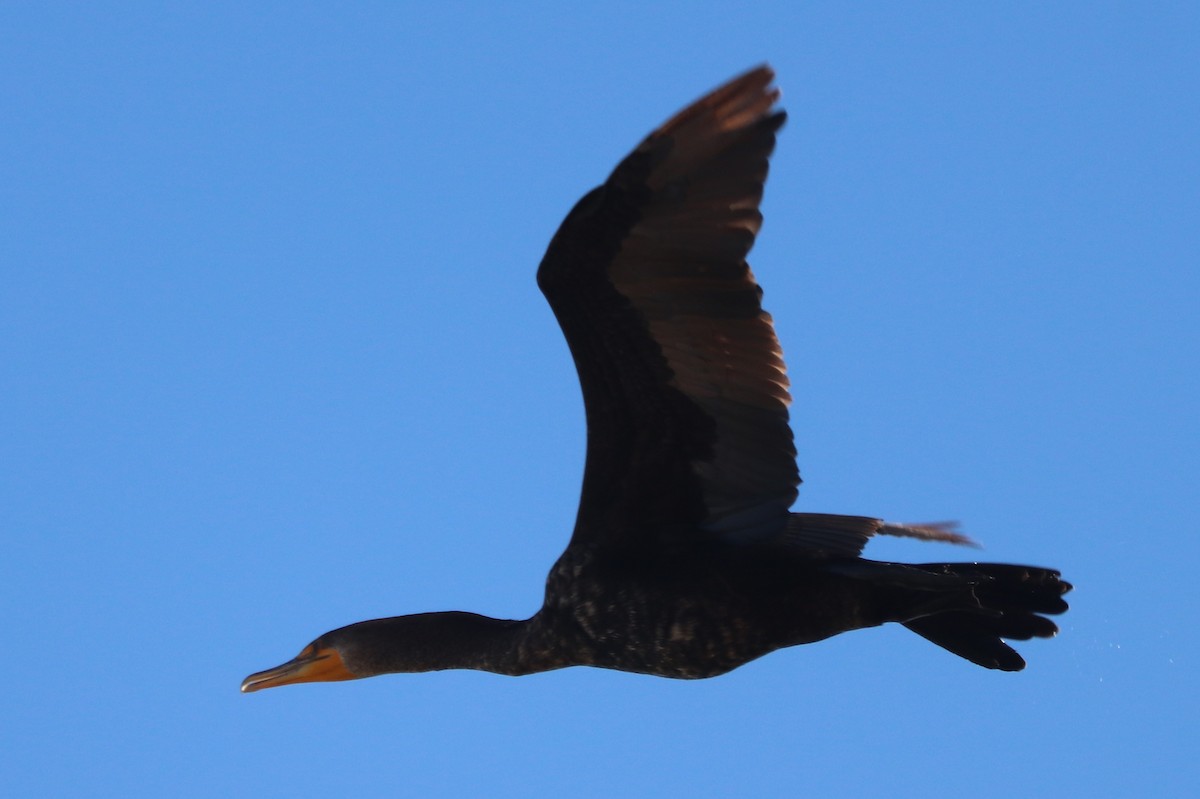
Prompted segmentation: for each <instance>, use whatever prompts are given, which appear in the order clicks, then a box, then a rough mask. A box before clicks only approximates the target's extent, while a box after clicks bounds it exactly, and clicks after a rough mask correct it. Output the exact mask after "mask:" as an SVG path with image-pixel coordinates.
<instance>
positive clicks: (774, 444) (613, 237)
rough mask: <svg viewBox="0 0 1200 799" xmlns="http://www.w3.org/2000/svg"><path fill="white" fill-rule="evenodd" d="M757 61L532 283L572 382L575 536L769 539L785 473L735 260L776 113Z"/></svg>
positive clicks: (674, 135)
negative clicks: (575, 389)
mask: <svg viewBox="0 0 1200 799" xmlns="http://www.w3.org/2000/svg"><path fill="white" fill-rule="evenodd" d="M773 77H774V75H773V73H772V72H771V70H770V69H769V68H768V67H765V66H763V67H759V68H757V69H755V70H752V71H751V72H749V73H747V74H745V75H743V76H741V77H739V78H737V79H735V80H733V81H731V82H730V83H728V84H726V85H725V86H722V87H721V88H719V89H717V90H716V91H714V92H712V93H711V94H709V95H708V96H706V97H704V98H702V99H701V100H699V101H697V102H696V103H694V104H693V105H691V106H689V107H688V108H686V109H684V110H683V111H682V112H680V113H679V114H677V115H676V116H675V117H674V118H672V119H671V120H670V121H668V122H667V123H666V124H665V125H663V126H662V127H661V128H659V129H658V130H656V131H655V132H654V133H652V134H650V136H648V137H647V138H646V139H645V141H643V142H642V143H641V145H639V146H638V148H637V149H636V150H634V151H633V153H631V154H630V155H629V156H628V157H627V158H626V159H625V160H624V161H622V162H621V163H620V165H619V166H617V168H616V169H615V170H614V171H613V173H612V175H611V176H610V177H609V179H608V180H607V181H606V182H605V183H604V185H602V186H600V187H598V188H596V189H594V190H593V191H591V192H589V193H588V194H587V195H586V196H585V197H584V198H583V199H582V200H580V201H579V203H578V204H577V205H576V206H575V208H574V209H573V210H572V211H571V213H570V214H569V215H568V216H567V218H566V220H565V221H564V222H563V223H562V226H561V227H560V228H559V230H558V232H557V233H556V234H555V236H554V239H553V240H552V241H551V242H550V246H549V249H548V250H547V252H546V256H545V258H543V259H542V263H541V266H540V268H539V269H538V285H539V286H540V287H541V289H542V292H543V293H544V294H545V295H546V298H547V299H548V300H549V302H550V306H551V307H552V308H553V309H554V314H555V316H556V317H557V318H558V322H559V324H560V326H561V327H562V330H563V333H564V334H565V336H566V339H567V343H568V344H569V345H570V348H571V353H572V355H573V356H574V359H575V366H576V369H577V371H578V372H579V381H580V384H581V386H582V388H583V399H584V406H585V408H586V411H587V425H588V438H587V442H588V443H587V465H586V467H585V470H584V480H583V491H582V496H581V498H580V507H579V515H578V518H577V520H576V525H575V534H574V537H573V538H572V545H575V544H577V543H585V542H586V543H603V544H611V545H633V546H639V545H663V546H670V545H680V544H682V545H686V544H687V543H688V542H689V541H694V540H695V539H696V537H697V536H701V537H704V536H713V537H716V536H724V537H728V538H731V539H758V538H765V537H769V536H774V535H782V534H783V531H784V529H785V527H786V525H787V518H788V513H787V510H788V508H789V507H790V506H791V504H792V502H793V501H794V500H795V498H796V488H797V486H798V485H799V484H800V475H799V473H798V472H797V470H796V461H795V454H796V453H795V448H794V446H793V444H792V433H791V429H790V428H789V427H788V411H787V406H788V403H789V402H790V397H789V395H788V390H787V386H788V382H787V377H786V375H785V374H784V364H783V359H782V356H781V352H780V347H779V341H778V339H777V338H776V337H775V331H774V328H773V326H772V324H771V317H770V316H769V315H767V314H766V313H765V312H764V311H763V310H762V306H761V304H760V298H761V296H762V290H761V289H759V287H758V285H757V284H756V283H755V282H754V276H753V275H752V274H751V273H750V268H749V266H747V264H746V260H745V259H746V254H747V253H748V252H749V250H750V247H751V246H752V245H753V243H754V236H755V234H756V233H757V232H758V229H759V227H760V226H761V225H762V215H761V214H760V213H759V210H758V206H759V202H760V200H761V199H762V192H763V182H764V181H765V180H766V176H767V158H768V157H769V156H770V154H771V151H772V149H774V146H775V133H776V131H777V130H779V128H780V127H781V126H782V125H783V122H784V113H783V112H782V111H779V110H774V109H773V106H774V104H775V102H776V100H777V99H778V97H779V92H778V91H777V90H776V89H774V88H773V87H772V86H771V81H772V79H773Z"/></svg>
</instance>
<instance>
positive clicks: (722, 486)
mask: <svg viewBox="0 0 1200 799" xmlns="http://www.w3.org/2000/svg"><path fill="white" fill-rule="evenodd" d="M772 78H773V74H772V72H771V70H770V69H769V68H767V67H760V68H758V69H755V70H752V71H751V72H749V73H747V74H745V75H743V76H741V77H739V78H737V79H735V80H734V81H732V82H730V83H729V84H727V85H725V86H723V87H721V88H719V89H717V90H716V91H714V92H713V93H711V94H709V95H708V96H707V97H704V98H703V99H701V100H699V101H698V102H696V103H694V104H693V105H691V106H689V107H688V108H686V109H685V110H684V111H682V112H680V113H679V114H678V115H676V116H675V117H674V118H672V119H671V120H670V121H668V122H667V123H666V124H665V125H663V126H662V127H661V128H659V129H658V130H657V131H655V132H654V133H652V134H651V135H650V136H649V137H647V138H646V140H645V141H643V142H642V143H641V144H640V145H639V146H638V148H637V149H636V150H634V151H633V153H632V154H630V155H629V156H628V157H627V158H626V159H625V160H624V161H622V162H621V163H620V164H619V165H618V166H617V168H616V170H614V171H613V173H612V175H611V176H610V177H609V179H608V180H607V181H606V182H605V183H604V185H602V186H600V187H599V188H596V189H594V190H592V191H591V192H589V193H588V194H587V195H586V196H584V198H583V199H582V200H580V201H579V203H578V204H577V205H576V206H575V208H574V209H573V210H572V211H571V213H570V214H568V215H567V218H566V220H565V221H564V222H563V223H562V226H561V227H560V228H559V230H558V232H557V233H556V234H555V236H554V238H553V240H552V241H551V242H550V246H549V248H548V250H547V252H546V256H545V258H543V260H542V264H541V267H540V268H539V269H538V285H539V286H540V287H541V289H542V291H543V293H545V295H546V298H547V299H548V300H549V302H550V305H551V307H552V308H553V310H554V313H555V316H556V317H557V318H558V321H559V324H560V325H561V326H562V329H563V333H564V334H565V336H566V339H567V343H568V345H570V348H571V353H572V355H573V356H574V359H575V366H576V369H577V370H578V372H579V381H580V384H581V386H582V388H583V396H584V405H585V408H586V412H587V426H588V444H587V464H586V467H585V470H584V477H583V491H582V496H581V499H580V503H579V514H578V517H577V519H576V523H575V531H574V534H573V535H572V537H571V542H570V544H569V545H568V547H567V549H566V551H565V552H564V553H563V555H562V557H560V558H559V560H558V562H557V563H556V564H555V565H554V567H553V568H552V569H551V570H550V575H549V577H548V579H547V581H546V597H545V602H544V604H543V606H542V608H541V610H540V611H539V612H538V613H537V614H536V615H534V616H533V617H532V618H531V619H528V620H526V621H505V620H498V619H490V618H487V617H484V616H478V615H475V614H471V613H459V612H449V613H425V614H418V615H413V616H401V617H397V618H391V619H379V620H375V621H368V622H361V623H359V624H352V625H350V626H349V627H343V628H341V629H338V630H334V631H332V632H329V633H326V634H325V635H323V636H321V637H320V638H318V639H317V640H316V641H314V642H313V643H312V644H310V645H309V646H307V647H306V648H305V649H304V651H303V652H301V653H300V655H299V656H298V657H296V658H295V659H293V660H292V661H289V662H288V663H285V664H284V665H282V666H279V667H277V668H275V669H270V670H268V671H264V672H260V673H258V674H255V675H252V676H250V677H248V678H247V679H246V681H245V682H244V683H243V684H242V690H243V691H255V690H259V689H261V688H267V687H271V686H275V685H283V684H287V683H294V682H308V681H316V680H344V679H354V678H358V677H370V676H373V675H376V674H383V673H388V672H416V671H432V670H436V669H450V668H470V669H483V670H486V671H494V672H499V673H502V674H514V675H515V674H529V673H532V672H537V671H545V670H548V669H556V668H562V667H564V666H600V667H604V668H613V669H622V670H625V671H635V672H642V673H646V674H656V675H660V676H664V677H679V678H698V677H712V676H715V675H718V674H723V673H725V672H727V671H729V670H731V669H734V668H737V667H738V666H740V665H742V664H744V663H746V662H748V661H750V660H753V659H754V658H757V657H759V656H761V655H764V654H766V653H768V652H771V651H773V650H775V649H779V648H781V647H785V646H792V645H795V644H803V643H809V642H812V641H817V640H820V639H822V638H827V637H829V636H831V635H836V634H838V633H841V632H845V631H848V630H854V629H858V628H861V627H872V626H875V625H879V624H883V623H885V622H889V621H894V622H899V623H901V624H903V625H905V626H906V627H908V628H909V629H911V630H912V631H914V632H916V633H918V634H919V635H922V636H924V637H925V638H927V639H929V640H930V641H933V642H934V643H936V644H938V645H939V646H942V647H945V648H946V649H948V650H950V651H951V652H954V653H955V654H957V655H960V656H962V657H964V658H966V659H968V660H970V661H972V662H973V663H977V664H979V665H981V666H986V667H988V668H995V669H1003V670H1006V671H1016V670H1018V669H1021V668H1023V667H1024V665H1025V663H1024V661H1023V660H1022V659H1021V657H1020V656H1019V655H1018V654H1017V653H1016V652H1014V651H1013V650H1012V649H1011V648H1009V647H1008V645H1006V644H1005V643H1004V642H1003V640H1001V639H1005V638H1007V639H1017V640H1025V639H1029V638H1033V637H1050V636H1052V635H1054V634H1055V632H1056V631H1057V628H1056V627H1055V626H1054V624H1053V623H1052V622H1051V621H1050V620H1048V619H1046V618H1045V617H1044V616H1042V615H1039V614H1053V613H1061V612H1063V611H1064V610H1066V608H1067V605H1066V603H1065V602H1064V601H1063V599H1062V595H1063V594H1065V593H1066V592H1067V591H1069V590H1070V585H1069V584H1068V583H1066V582H1064V581H1063V580H1060V579H1059V575H1058V572H1056V571H1053V570H1050V569H1041V568H1035V567H1030V566H1009V565H1001V564H980V563H935V564H922V565H905V564H895V563H879V562H875V561H870V560H865V559H862V558H860V557H859V555H860V553H861V551H862V548H863V546H864V545H865V544H866V542H867V540H868V539H869V538H870V537H871V536H872V535H875V534H879V533H883V534H891V535H902V536H911V537H916V538H925V539H933V540H943V541H950V542H954V543H964V542H965V541H966V539H965V538H963V537H962V536H959V535H958V534H956V533H954V532H953V531H952V530H951V529H949V528H948V527H947V526H944V525H925V526H919V525H918V526H906V525H892V524H886V523H884V522H882V521H880V520H878V519H871V518H866V517H859V516H834V515H827V514H803V513H791V512H790V511H789V508H790V507H791V505H792V502H793V501H794V500H795V498H796V493H797V487H798V486H799V484H800V476H799V473H798V472H797V469H796V462H795V454H796V452H795V448H794V447H793V444H792V433H791V430H790V428H789V427H788V411H787V406H788V403H789V401H790V397H789V395H788V381H787V377H786V376H785V374H784V364H783V360H782V357H781V352H780V348H779V342H778V341H777V339H776V337H775V332H774V328H773V326H772V324H771V318H770V316H768V315H767V314H766V313H765V312H764V311H763V310H762V307H761V305H760V298H761V296H762V291H761V290H760V289H759V287H758V285H757V284H756V283H755V281H754V277H753V275H752V274H751V273H750V269H749V267H748V266H747V265H746V261H745V257H746V254H747V253H748V252H749V250H750V247H751V245H752V244H753V243H754V237H755V235H756V234H757V232H758V229H759V227H760V226H761V224H762V216H761V215H760V214H759V211H758V206H759V201H760V200H761V198H762V190H763V183H764V181H765V180H766V175H767V159H768V157H769V156H770V154H771V151H772V149H773V148H774V146H775V134H776V132H777V131H778V130H779V128H780V127H781V126H782V125H783V122H784V113H783V112H782V111H778V110H774V109H773V107H774V105H775V102H776V100H777V99H778V92H777V91H776V90H774V89H772V88H771V85H770V84H771V81H772Z"/></svg>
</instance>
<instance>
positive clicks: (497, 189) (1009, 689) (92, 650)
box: [0, 2, 1200, 798]
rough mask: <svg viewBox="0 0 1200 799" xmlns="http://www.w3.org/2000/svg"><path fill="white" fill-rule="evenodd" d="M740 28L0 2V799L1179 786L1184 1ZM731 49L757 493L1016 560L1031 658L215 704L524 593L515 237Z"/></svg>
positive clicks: (462, 686)
mask: <svg viewBox="0 0 1200 799" xmlns="http://www.w3.org/2000/svg"><path fill="white" fill-rule="evenodd" d="M744 5H745V6H746V8H739V6H738V4H733V3H728V2H721V3H669V4H665V3H647V2H636V3H633V2H603V3H587V4H584V3H577V4H569V3H543V4H525V3H510V4H499V3H496V4H491V3H488V4H484V3H478V4H472V3H457V2H438V3H411V4H405V3H376V4H369V3H359V4H333V3H329V4H315V3H278V4H270V3H236V4H227V3H210V2H196V3H171V4H150V3H144V4H138V3H121V4H102V3H97V4H84V3H69V4H57V3H50V2H38V3H20V2H14V3H5V4H3V6H0V120H2V121H0V387H2V388H0V472H2V479H0V535H2V536H3V539H2V540H3V552H4V555H3V558H2V559H0V569H2V571H3V580H0V603H2V605H3V608H2V611H3V615H2V618H3V622H2V624H3V627H2V631H3V636H2V640H3V643H4V653H3V656H2V657H0V677H2V680H3V685H4V709H3V713H2V714H0V784H3V785H4V786H5V789H4V793H5V794H6V795H11V796H22V797H25V796H55V797H60V796H73V795H78V796H82V795H125V796H182V797H189V796H196V797H211V796H221V795H224V796H283V795H294V796H325V797H330V796H345V795H350V794H358V795H364V796H392V795H395V796H405V795H412V796H417V795H420V796H435V797H436V796H469V795H484V796H495V797H507V796H572V797H592V796H651V795H655V796H699V797H704V796H713V797H716V796H733V795H742V796H787V797H795V796H838V795H849V796H854V795H857V796H883V795H886V796H889V797H899V798H902V797H925V796H930V795H933V796H951V795H970V796H974V797H998V796H1013V795H1019V796H1026V797H1039V796H1063V795H1066V796H1129V795H1157V796H1183V795H1195V791H1196V790H1197V783H1198V782H1200V779H1198V775H1200V766H1198V765H1197V758H1196V741H1197V738H1198V736H1200V724H1198V722H1197V715H1198V712H1200V703H1198V702H1197V695H1198V689H1200V679H1198V678H1197V675H1198V665H1200V664H1198V663H1197V660H1198V656H1200V644H1198V642H1197V634H1196V630H1195V624H1196V622H1195V620H1196V617H1197V615H1198V613H1200V594H1198V592H1197V585H1196V577H1195V575H1196V569H1197V563H1198V558H1200V546H1198V545H1197V535H1196V530H1195V525H1196V505H1195V498H1196V485H1197V479H1198V478H1200V469H1198V468H1197V461H1196V452H1197V449H1198V446H1200V435H1198V430H1197V421H1196V420H1197V394H1198V389H1200V385H1198V383H1200V380H1198V379H1197V375H1198V369H1197V356H1198V355H1200V352H1198V350H1200V347H1198V343H1197V340H1198V336H1197V333H1198V328H1200V322H1198V313H1197V305H1198V299H1200V298H1198V294H1200V292H1198V291H1197V289H1198V288H1200V276H1198V265H1200V234H1198V232H1197V231H1198V229H1200V188H1198V187H1200V148H1198V146H1197V142H1198V140H1200V125H1198V122H1200V104H1198V101H1197V97H1200V67H1198V56H1197V42H1200V12H1198V11H1197V10H1196V6H1195V5H1194V4H1189V3H1133V2H1130V3H1121V4H1114V3H1106V2H1087V3H1054V4H1045V3H1005V4H982V3H950V2H947V3H905V4H892V3H880V4H869V3H868V4H846V3H840V2H838V3H800V2H788V3H747V4H744ZM106 6H107V7H106ZM764 61H769V62H770V63H771V64H772V65H773V66H774V67H775V68H776V70H777V72H778V83H779V86H780V87H781V88H782V90H783V92H784V101H783V102H784V106H785V107H786V108H787V110H788V111H789V113H790V121H789V123H788V126H787V127H786V128H785V129H784V131H783V132H782V134H781V137H780V141H779V146H778V149H777V151H776V156H775V159H774V161H773V166H772V171H771V176H770V181H769V184H768V187H767V194H766V200H765V203H764V212H765V214H766V224H765V226H764V228H763V231H762V234H761V236H760V238H759V243H758V246H757V247H756V248H755V250H754V252H753V253H752V255H751V260H752V263H753V266H754V269H755V272H756V274H757V276H758V278H759V280H760V282H761V283H762V285H763V287H764V289H765V292H766V295H765V303H766V306H767V308H768V309H769V310H770V311H771V312H772V313H773V314H774V315H775V317H776V319H777V323H778V331H779V335H780V337H781V339H782V341H783V345H784V349H785V353H786V355H787V358H788V363H789V366H790V374H791V377H792V381H793V386H794V394H795V397H796V400H795V404H794V406H793V412H794V426H795V430H796V435H797V442H798V448H799V450H800V465H801V471H802V473H803V475H804V476H805V478H806V483H805V485H804V486H803V487H802V489H801V495H800V500H799V503H798V505H797V507H798V508H801V509H807V510H823V511H829V512H846V513H864V514H872V515H881V516H885V517H887V518H889V519H893V520H897V521H913V522H920V521H931V520H940V519H958V520H959V521H960V522H961V523H962V524H963V526H964V529H965V530H966V531H967V532H969V533H970V534H971V535H973V536H974V537H976V538H977V539H979V540H980V541H981V542H982V543H983V544H984V545H985V547H986V548H985V549H984V550H983V552H982V553H978V552H974V551H969V550H956V549H953V548H950V547H947V546H944V545H933V544H920V543H915V542H882V543H881V544H878V545H873V546H872V547H871V549H870V550H869V553H870V554H873V555H874V556H876V557H879V558H883V559H887V558H895V559H907V560H917V561H936V560H958V559H961V560H971V559H975V558H981V557H982V558H987V559H992V560H1000V561H1009V562H1030V563H1034V564H1038V565H1047V566H1055V567H1058V568H1061V569H1062V570H1063V572H1064V574H1065V576H1066V577H1067V578H1068V579H1070V580H1071V581H1072V582H1074V583H1075V584H1076V586H1077V589H1076V591H1075V593H1074V594H1073V595H1072V596H1071V600H1072V604H1073V610H1072V611H1071V612H1070V613H1069V614H1068V615H1067V616H1065V617H1063V618H1062V619H1061V624H1062V628H1063V630H1062V634H1061V635H1060V636H1059V637H1058V638H1057V639H1056V640H1053V641H1035V642H1031V643H1025V644H1018V648H1019V649H1020V651H1021V652H1022V653H1023V654H1024V655H1025V656H1026V658H1027V659H1028V660H1029V663H1030V666H1029V668H1028V669H1027V670H1026V671H1024V672H1021V673H1019V674H1002V673H997V672H989V671H985V670H983V669H980V668H977V667H974V666H972V665H971V664H969V663H967V662H966V661H963V660H960V659H958V658H955V657H953V656H952V655H950V654H948V653H946V652H943V651H942V650H940V649H938V648H936V647H934V646H933V645H931V644H929V643H927V642H925V641H923V640H921V639H920V638H918V637H917V636H915V635H912V634H910V633H908V632H907V631H905V630H903V629H901V628H894V629H877V630H870V631H864V632H858V633H852V634H849V635H844V636H841V637H839V638H837V639H834V640H831V641H827V642H825V643H822V644H818V645H814V646H809V647H801V648H796V649H791V650H787V651H784V652H779V653H775V654H773V655H771V656H768V657H766V658H764V659H762V660H759V661H757V662H755V663H752V664H750V665H748V666H746V667H744V668H742V669H741V670H739V671H736V672H734V673H732V674H730V675H727V676H725V677H721V678H718V679H716V680H711V681H702V682H695V683H685V682H673V681H669V680H662V679H655V678H650V677H644V676H637V675H630V674H621V673H615V672H604V671H600V670H589V669H571V670H565V671H560V672H556V673H551V674H545V675H539V676H533V677H527V678H522V679H512V678H505V677H500V676H495V675H490V674H480V673H469V672H444V673H438V674H425V675H400V676H391V677H384V678H378V679H374V680H364V681H359V682H355V683H342V684H335V685H309V686H299V687H290V688H281V689H277V690H271V691H265V692H262V693H258V694H254V695H249V696H247V695H242V694H240V693H239V692H238V685H239V682H240V681H241V679H242V678H243V677H244V676H246V675H247V674H248V673H250V672H252V671H256V670H259V669H262V668H265V667H268V666H273V665H275V664H277V663H280V662H282V661H283V660H286V659H288V658H290V657H291V656H293V655H294V654H295V653H296V652H297V651H299V649H300V648H301V647H302V646H303V645H304V644H306V643H307V642H308V641H309V640H311V639H312V638H314V637H315V636H316V635H318V634H320V633H322V632H324V631H325V630H328V629H330V628H333V627H338V626H341V625H343V624H346V623H349V622H352V621H357V620H361V619H367V618H372V617H377V616H388V615H398V614H402V613H412V612H419V611H427V610H441V609H462V610H473V611H476V612H481V613H487V614H490V615H495V616H501V617H520V618H523V617H525V616H527V615H529V614H531V613H533V612H534V611H535V610H536V609H537V608H538V606H539V603H540V601H541V592H542V581H543V578H544V575H545V572H546V570H547V569H548V568H549V566H550V564H551V563H552V562H553V560H554V559H555V558H556V557H557V556H558V554H559V552H560V551H561V550H562V548H563V546H564V545H565V543H566V541H567V538H568V535H569V533H570V528H571V524H572V521H573V517H574V512H575V502H576V499H577V496H578V490H579V479H580V473H581V468H582V464H583V455H584V450H583V443H584V439H583V435H584V427H583V414H582V407H581V403H580V398H579V392H578V387H577V384H576V382H575V376H574V372H573V368H572V365H571V361H570V357H569V355H568V352H567V348H566V346H565V344H564V343H563V341H562V339H561V336H560V334H559V331H558V328H557V325H556V323H555V321H554V318H553V317H552V315H551V313H550V311H549V308H548V307H547V306H546V305H545V303H544V301H543V299H542V297H541V295H540V294H539V293H538V291H537V288H536V286H535V284H534V271H535V269H536V266H537V263H538V260H539V259H540V258H541V255H542V252H543V250H544V248H545V246H546V243H547V242H548V240H549V238H550V236H551V234H552V233H553V232H554V230H555V228H556V226H557V225H558V223H559V221H560V220H561V219H562V217H563V215H564V214H565V213H566V211H567V210H568V209H569V208H570V206H571V205H572V204H573V203H574V202H575V200H576V199H577V198H578V197H579V196H580V195H582V194H583V193H584V192H585V191H586V190H587V189H589V188H591V187H592V186H593V185H595V184H596V183H598V182H599V181H601V180H603V179H604V177H605V176H606V175H607V174H608V171H609V170H610V169H611V168H612V167H613V166H614V165H615V164H616V162H617V161H618V159H619V158H621V157H622V156H623V155H624V154H625V153H626V152H628V151H629V150H630V149H631V148H632V147H633V146H634V145H635V144H636V143H637V142H638V141H639V140H640V139H641V137H642V136H644V135H645V134H646V133H647V132H649V131H650V130H651V129H652V128H653V127H654V126H656V125H657V124H659V123H660V122H662V121H663V120H665V119H666V118H667V117H668V116H669V115H670V114H672V113H673V112H674V111H676V110H677V109H678V108H680V107H681V106H683V105H685V104H686V103H688V102H690V101H691V100H693V99H695V98H696V97H698V96H699V95H701V94H702V93H704V92H705V91H707V90H708V89H710V88H712V87H714V86H716V85H717V84H718V83H720V82H722V81H724V80H725V79H727V78H729V77H732V76H733V75H735V74H737V73H739V72H741V71H743V70H745V69H747V68H749V67H751V66H753V65H755V64H758V63H761V62H764Z"/></svg>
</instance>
